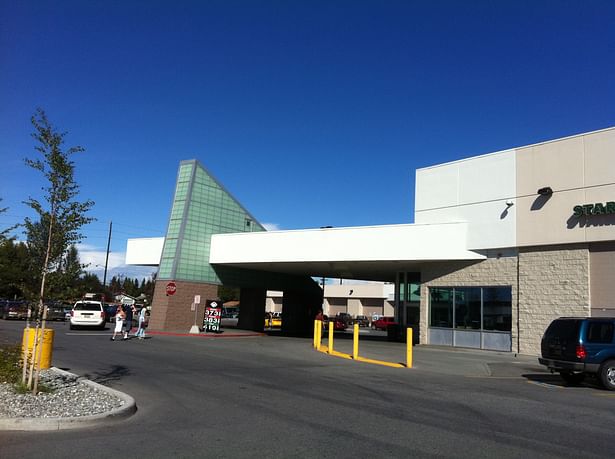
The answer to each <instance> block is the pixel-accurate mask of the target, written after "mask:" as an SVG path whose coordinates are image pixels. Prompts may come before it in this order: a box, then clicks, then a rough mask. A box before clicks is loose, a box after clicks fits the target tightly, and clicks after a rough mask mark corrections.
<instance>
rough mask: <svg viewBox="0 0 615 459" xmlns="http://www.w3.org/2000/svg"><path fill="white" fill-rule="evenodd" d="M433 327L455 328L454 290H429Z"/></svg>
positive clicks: (430, 323) (430, 316)
mask: <svg viewBox="0 0 615 459" xmlns="http://www.w3.org/2000/svg"><path fill="white" fill-rule="evenodd" d="M429 304H430V306H431V308H430V315H429V325H430V326H431V327H445V328H452V327H453V289H452V288H432V289H429Z"/></svg>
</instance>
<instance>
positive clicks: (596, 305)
mask: <svg viewBox="0 0 615 459" xmlns="http://www.w3.org/2000/svg"><path fill="white" fill-rule="evenodd" d="M589 278H590V286H591V289H590V291H591V306H592V311H591V315H592V316H594V317H614V316H615V241H612V242H597V243H593V244H590V246H589Z"/></svg>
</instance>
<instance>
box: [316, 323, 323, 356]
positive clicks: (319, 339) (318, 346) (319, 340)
mask: <svg viewBox="0 0 615 459" xmlns="http://www.w3.org/2000/svg"><path fill="white" fill-rule="evenodd" d="M316 330H317V332H318V338H317V340H316V349H320V346H321V344H322V320H319V321H318V325H317V329H316Z"/></svg>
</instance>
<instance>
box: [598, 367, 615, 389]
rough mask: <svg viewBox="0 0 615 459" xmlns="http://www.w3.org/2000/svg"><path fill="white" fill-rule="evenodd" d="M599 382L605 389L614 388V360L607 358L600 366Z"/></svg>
mask: <svg viewBox="0 0 615 459" xmlns="http://www.w3.org/2000/svg"><path fill="white" fill-rule="evenodd" d="M599 375H600V382H601V383H602V385H603V386H604V388H605V389H607V390H615V360H607V361H606V362H604V363H603V364H602V366H601V367H600V373H599Z"/></svg>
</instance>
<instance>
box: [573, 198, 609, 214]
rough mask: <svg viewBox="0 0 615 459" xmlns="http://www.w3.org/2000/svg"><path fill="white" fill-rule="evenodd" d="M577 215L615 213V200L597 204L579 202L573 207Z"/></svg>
mask: <svg viewBox="0 0 615 459" xmlns="http://www.w3.org/2000/svg"><path fill="white" fill-rule="evenodd" d="M572 211H573V212H574V216H575V217H583V216H586V217H589V216H593V215H606V214H615V202H614V201H608V202H605V203H601V202H597V203H595V204H579V205H577V206H574V207H573V208H572Z"/></svg>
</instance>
